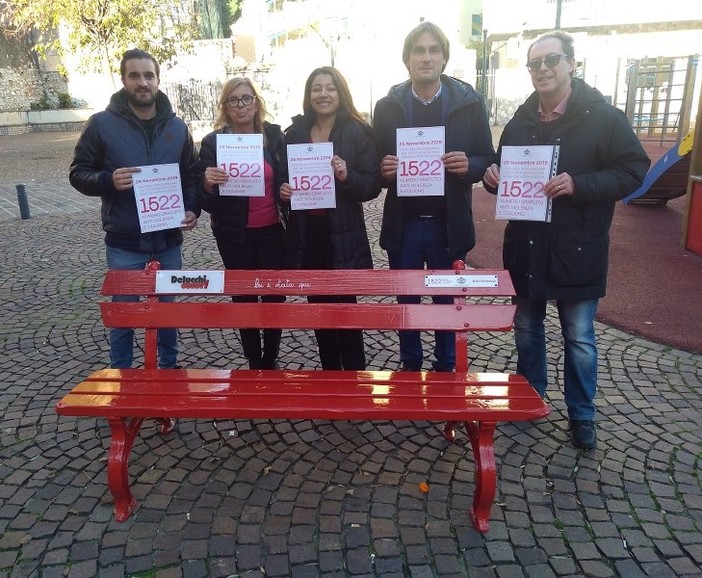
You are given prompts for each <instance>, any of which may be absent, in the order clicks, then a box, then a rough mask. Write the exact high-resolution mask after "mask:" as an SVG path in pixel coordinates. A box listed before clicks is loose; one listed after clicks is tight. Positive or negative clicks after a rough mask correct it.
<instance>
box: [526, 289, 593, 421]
mask: <svg viewBox="0 0 702 578" xmlns="http://www.w3.org/2000/svg"><path fill="white" fill-rule="evenodd" d="M513 301H514V303H516V305H517V312H516V315H515V317H514V337H515V342H516V345H517V373H519V374H520V375H523V376H524V377H526V378H527V379H528V380H529V383H531V385H532V386H533V387H534V389H535V390H536V391H537V392H538V393H539V395H541V397H543V396H544V395H545V394H546V386H547V383H548V377H547V374H546V335H545V331H544V320H545V319H546V300H544V299H525V298H521V297H515V298H514V299H513ZM598 301H599V300H598V299H591V300H585V301H563V300H557V301H556V307H557V308H558V319H559V321H560V324H561V333H562V335H563V348H564V362H563V386H564V390H565V403H566V406H567V407H568V417H569V418H570V419H577V420H591V419H593V418H594V417H595V403H594V400H595V394H596V393H597V345H596V344H595V324H594V321H595V313H596V312H597V303H598Z"/></svg>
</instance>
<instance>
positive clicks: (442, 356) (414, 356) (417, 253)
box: [388, 217, 456, 371]
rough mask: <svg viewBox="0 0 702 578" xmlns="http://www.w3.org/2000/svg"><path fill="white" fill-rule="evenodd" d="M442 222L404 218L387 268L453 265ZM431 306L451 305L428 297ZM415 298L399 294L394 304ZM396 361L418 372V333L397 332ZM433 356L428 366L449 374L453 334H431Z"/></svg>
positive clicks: (446, 300) (443, 298) (453, 353)
mask: <svg viewBox="0 0 702 578" xmlns="http://www.w3.org/2000/svg"><path fill="white" fill-rule="evenodd" d="M447 246H448V239H447V233H446V219H445V218H442V217H432V218H407V219H405V221H404V224H403V228H402V246H401V247H400V250H399V251H397V252H392V253H390V252H388V262H389V265H390V268H391V269H424V264H425V263H426V266H427V269H450V268H451V266H452V264H453V262H452V260H451V258H450V257H449V255H448V251H447ZM432 300H433V302H434V303H452V302H453V299H452V298H451V297H450V296H437V297H433V298H432ZM420 301H421V296H419V295H400V296H398V298H397V302H398V303H419V302H420ZM399 336H400V362H401V363H402V365H403V366H406V367H407V368H409V369H411V370H420V369H421V368H422V360H423V358H424V354H423V352H422V340H421V333H420V332H419V331H400V332H399ZM434 357H435V361H434V362H433V363H432V366H433V368H434V369H436V370H440V371H453V370H454V368H455V367H456V342H455V334H454V332H453V331H436V332H434Z"/></svg>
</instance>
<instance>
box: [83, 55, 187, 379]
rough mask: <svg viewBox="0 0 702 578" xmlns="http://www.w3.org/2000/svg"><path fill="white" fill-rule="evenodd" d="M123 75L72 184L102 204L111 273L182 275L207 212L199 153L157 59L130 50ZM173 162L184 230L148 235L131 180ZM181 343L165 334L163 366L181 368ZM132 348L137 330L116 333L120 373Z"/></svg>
mask: <svg viewBox="0 0 702 578" xmlns="http://www.w3.org/2000/svg"><path fill="white" fill-rule="evenodd" d="M120 73H121V77H122V85H123V88H122V89H121V90H119V91H118V92H116V93H115V94H113V95H112V98H111V99H110V103H109V104H108V106H107V108H106V109H105V111H104V112H99V113H96V114H94V115H93V116H92V117H90V119H89V120H88V122H87V124H86V126H85V129H84V131H83V133H82V134H81V136H80V138H79V139H78V143H77V144H76V148H75V154H74V158H73V162H72V163H71V168H70V173H69V180H70V182H71V185H72V186H73V187H74V188H76V189H77V190H78V191H80V192H81V193H83V194H84V195H87V196H91V197H100V198H101V200H102V210H101V213H102V228H103V230H104V231H105V245H106V256H107V266H108V268H109V269H144V267H145V266H146V264H147V263H148V262H149V261H151V260H156V261H159V262H160V263H161V268H162V269H180V268H181V267H182V255H181V245H182V243H183V234H182V230H186V231H187V230H190V229H193V228H194V227H195V225H196V224H197V218H198V216H199V213H200V209H199V208H198V204H197V191H198V184H199V181H200V173H199V169H198V158H197V151H196V150H195V146H194V143H193V139H192V136H191V135H190V131H189V129H188V127H187V126H186V124H185V123H184V122H183V121H182V120H181V119H180V118H178V117H176V115H175V113H174V112H173V109H172V108H171V104H170V102H169V101H168V97H167V96H166V95H165V94H163V93H162V92H161V91H160V90H159V88H158V87H159V65H158V62H156V59H155V58H154V57H153V56H151V54H149V53H148V52H145V51H144V50H139V49H132V50H127V51H126V52H125V53H124V55H123V56H122V61H121V62H120ZM171 163H177V164H178V165H179V167H180V177H181V185H182V190H183V203H184V210H185V218H184V219H183V221H182V222H181V226H180V228H171V229H166V230H158V231H152V232H142V231H141V225H140V221H139V213H138V207H137V202H136V197H135V193H134V188H133V181H132V178H133V177H132V176H133V175H134V174H135V173H138V172H140V171H141V169H140V168H139V167H140V166H145V165H163V164H171ZM114 299H115V300H116V301H117V300H121V301H132V300H137V299H138V298H137V297H131V296H126V297H125V296H121V297H115V298H114ZM162 300H163V301H167V300H171V301H172V300H173V297H164V298H162ZM177 341H178V335H177V331H176V330H175V329H162V330H159V332H158V356H159V367H161V368H173V367H176V359H177V355H178V343H177ZM133 344H134V331H133V330H132V329H112V330H111V331H110V359H111V365H112V367H113V368H119V369H122V368H129V367H131V366H132V358H133Z"/></svg>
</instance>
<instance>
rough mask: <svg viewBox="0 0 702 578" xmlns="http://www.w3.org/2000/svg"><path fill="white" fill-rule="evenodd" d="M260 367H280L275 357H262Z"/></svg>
mask: <svg viewBox="0 0 702 578" xmlns="http://www.w3.org/2000/svg"><path fill="white" fill-rule="evenodd" d="M260 369H280V367H278V362H277V361H276V360H275V359H267V358H265V357H262V358H261V365H260Z"/></svg>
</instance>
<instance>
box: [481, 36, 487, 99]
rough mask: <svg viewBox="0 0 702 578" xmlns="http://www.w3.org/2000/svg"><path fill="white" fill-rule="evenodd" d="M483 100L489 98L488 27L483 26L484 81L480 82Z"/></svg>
mask: <svg viewBox="0 0 702 578" xmlns="http://www.w3.org/2000/svg"><path fill="white" fill-rule="evenodd" d="M480 92H481V93H482V95H483V100H487V28H483V81H482V83H481V84H480Z"/></svg>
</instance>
